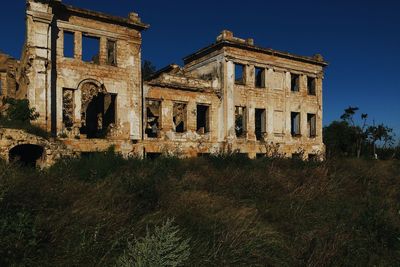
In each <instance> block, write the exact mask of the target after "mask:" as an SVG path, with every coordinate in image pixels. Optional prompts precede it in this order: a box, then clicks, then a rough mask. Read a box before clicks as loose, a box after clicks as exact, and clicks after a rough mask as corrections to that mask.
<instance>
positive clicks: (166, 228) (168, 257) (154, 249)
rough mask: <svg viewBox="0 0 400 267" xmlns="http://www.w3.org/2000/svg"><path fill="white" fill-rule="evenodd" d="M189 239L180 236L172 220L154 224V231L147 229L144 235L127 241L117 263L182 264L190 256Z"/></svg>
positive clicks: (137, 266) (143, 266)
mask: <svg viewBox="0 0 400 267" xmlns="http://www.w3.org/2000/svg"><path fill="white" fill-rule="evenodd" d="M189 241H190V240H189V239H184V238H183V237H182V236H181V233H180V230H179V227H178V226H175V225H173V221H172V220H167V221H166V222H165V223H164V224H163V225H161V226H160V227H159V226H156V227H155V228H154V232H153V233H150V231H149V230H148V229H147V233H146V236H145V237H143V238H139V239H135V241H134V243H128V249H127V250H126V251H125V253H124V255H122V256H121V257H120V258H119V260H118V263H117V266H120V267H153V266H166V267H167V266H184V263H185V262H186V261H187V260H188V258H189V256H190V247H189Z"/></svg>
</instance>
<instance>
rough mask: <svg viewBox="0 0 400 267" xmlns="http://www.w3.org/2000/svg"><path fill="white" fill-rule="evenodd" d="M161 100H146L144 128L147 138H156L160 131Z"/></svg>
mask: <svg viewBox="0 0 400 267" xmlns="http://www.w3.org/2000/svg"><path fill="white" fill-rule="evenodd" d="M160 120H161V101H160V100H151V99H147V100H146V129H145V133H146V135H147V137H149V138H157V137H158V135H159V132H160V126H161V123H160Z"/></svg>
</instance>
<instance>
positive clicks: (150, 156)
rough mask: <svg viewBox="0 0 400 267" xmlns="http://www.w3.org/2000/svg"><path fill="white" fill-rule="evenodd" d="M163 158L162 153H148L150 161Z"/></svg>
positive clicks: (147, 157)
mask: <svg viewBox="0 0 400 267" xmlns="http://www.w3.org/2000/svg"><path fill="white" fill-rule="evenodd" d="M161 156H162V154H161V153H154V152H151V153H149V152H147V153H146V159H150V160H156V159H158V158H160V157H161Z"/></svg>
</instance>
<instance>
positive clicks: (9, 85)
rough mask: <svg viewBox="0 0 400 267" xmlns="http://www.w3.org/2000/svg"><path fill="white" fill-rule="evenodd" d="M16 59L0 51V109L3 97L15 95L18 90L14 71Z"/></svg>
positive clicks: (16, 65)
mask: <svg viewBox="0 0 400 267" xmlns="http://www.w3.org/2000/svg"><path fill="white" fill-rule="evenodd" d="M17 67H18V60H16V59H15V58H13V57H10V56H9V55H6V54H4V53H1V52H0V110H1V109H2V106H3V103H2V102H3V101H1V100H2V99H3V98H5V97H15V92H16V91H18V84H17V82H16V78H15V76H16V72H17Z"/></svg>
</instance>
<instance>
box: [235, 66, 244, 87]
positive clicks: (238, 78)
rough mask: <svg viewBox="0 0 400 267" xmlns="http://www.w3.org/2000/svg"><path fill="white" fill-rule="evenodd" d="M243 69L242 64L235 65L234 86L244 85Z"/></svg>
mask: <svg viewBox="0 0 400 267" xmlns="http://www.w3.org/2000/svg"><path fill="white" fill-rule="evenodd" d="M244 73H245V68H244V65H242V64H235V84H244V81H245V78H244Z"/></svg>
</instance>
